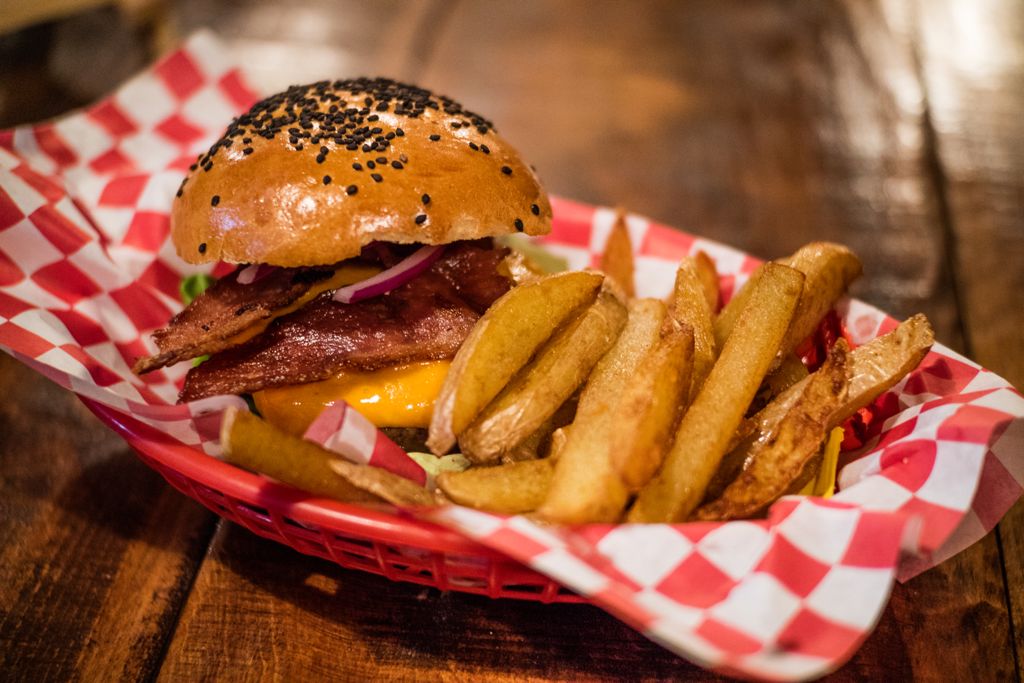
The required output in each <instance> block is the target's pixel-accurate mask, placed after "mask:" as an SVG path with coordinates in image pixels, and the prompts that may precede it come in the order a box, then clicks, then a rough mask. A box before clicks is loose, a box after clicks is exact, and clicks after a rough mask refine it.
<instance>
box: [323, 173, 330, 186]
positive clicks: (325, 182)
mask: <svg viewBox="0 0 1024 683" xmlns="http://www.w3.org/2000/svg"><path fill="white" fill-rule="evenodd" d="M330 184H331V176H329V175H325V176H324V185H330Z"/></svg>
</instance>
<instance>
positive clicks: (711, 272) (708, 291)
mask: <svg viewBox="0 0 1024 683" xmlns="http://www.w3.org/2000/svg"><path fill="white" fill-rule="evenodd" d="M693 261H694V264H695V265H696V266H697V275H698V277H699V278H700V286H701V288H702V289H703V290H704V298H705V299H707V302H708V310H709V311H711V314H712V315H714V314H716V313H718V295H719V292H718V270H717V269H716V268H715V262H714V261H712V260H711V257H710V256H708V255H707V254H706V253H704V252H703V251H698V252H697V253H696V254H695V255H694V257H693Z"/></svg>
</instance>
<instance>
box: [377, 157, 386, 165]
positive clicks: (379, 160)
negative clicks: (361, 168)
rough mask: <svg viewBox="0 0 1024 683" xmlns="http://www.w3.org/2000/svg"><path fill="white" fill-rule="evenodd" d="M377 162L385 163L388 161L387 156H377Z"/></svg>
mask: <svg viewBox="0 0 1024 683" xmlns="http://www.w3.org/2000/svg"><path fill="white" fill-rule="evenodd" d="M377 163H378V164H386V163H388V158H387V157H377Z"/></svg>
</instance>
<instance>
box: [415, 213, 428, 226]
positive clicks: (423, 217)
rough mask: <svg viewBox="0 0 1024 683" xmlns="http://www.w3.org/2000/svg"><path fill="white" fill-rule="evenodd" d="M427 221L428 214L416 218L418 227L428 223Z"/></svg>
mask: <svg viewBox="0 0 1024 683" xmlns="http://www.w3.org/2000/svg"><path fill="white" fill-rule="evenodd" d="M426 220H427V214H425V213H421V214H419V215H418V216H416V225H422V224H423V222H424V221H426Z"/></svg>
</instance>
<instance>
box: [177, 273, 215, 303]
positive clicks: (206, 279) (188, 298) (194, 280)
mask: <svg viewBox="0 0 1024 683" xmlns="http://www.w3.org/2000/svg"><path fill="white" fill-rule="evenodd" d="M214 282H215V280H214V278H213V276H212V275H208V274H207V273H196V274H194V275H188V276H186V277H184V278H182V279H181V285H180V286H179V287H178V292H179V293H180V294H181V302H182V303H183V304H185V305H186V306H188V305H189V304H190V303H192V302H193V301H195V298H196V297H197V296H199V295H200V294H202V293H203V292H205V291H206V288H207V287H209V286H210V285H212V284H213V283H214Z"/></svg>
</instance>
